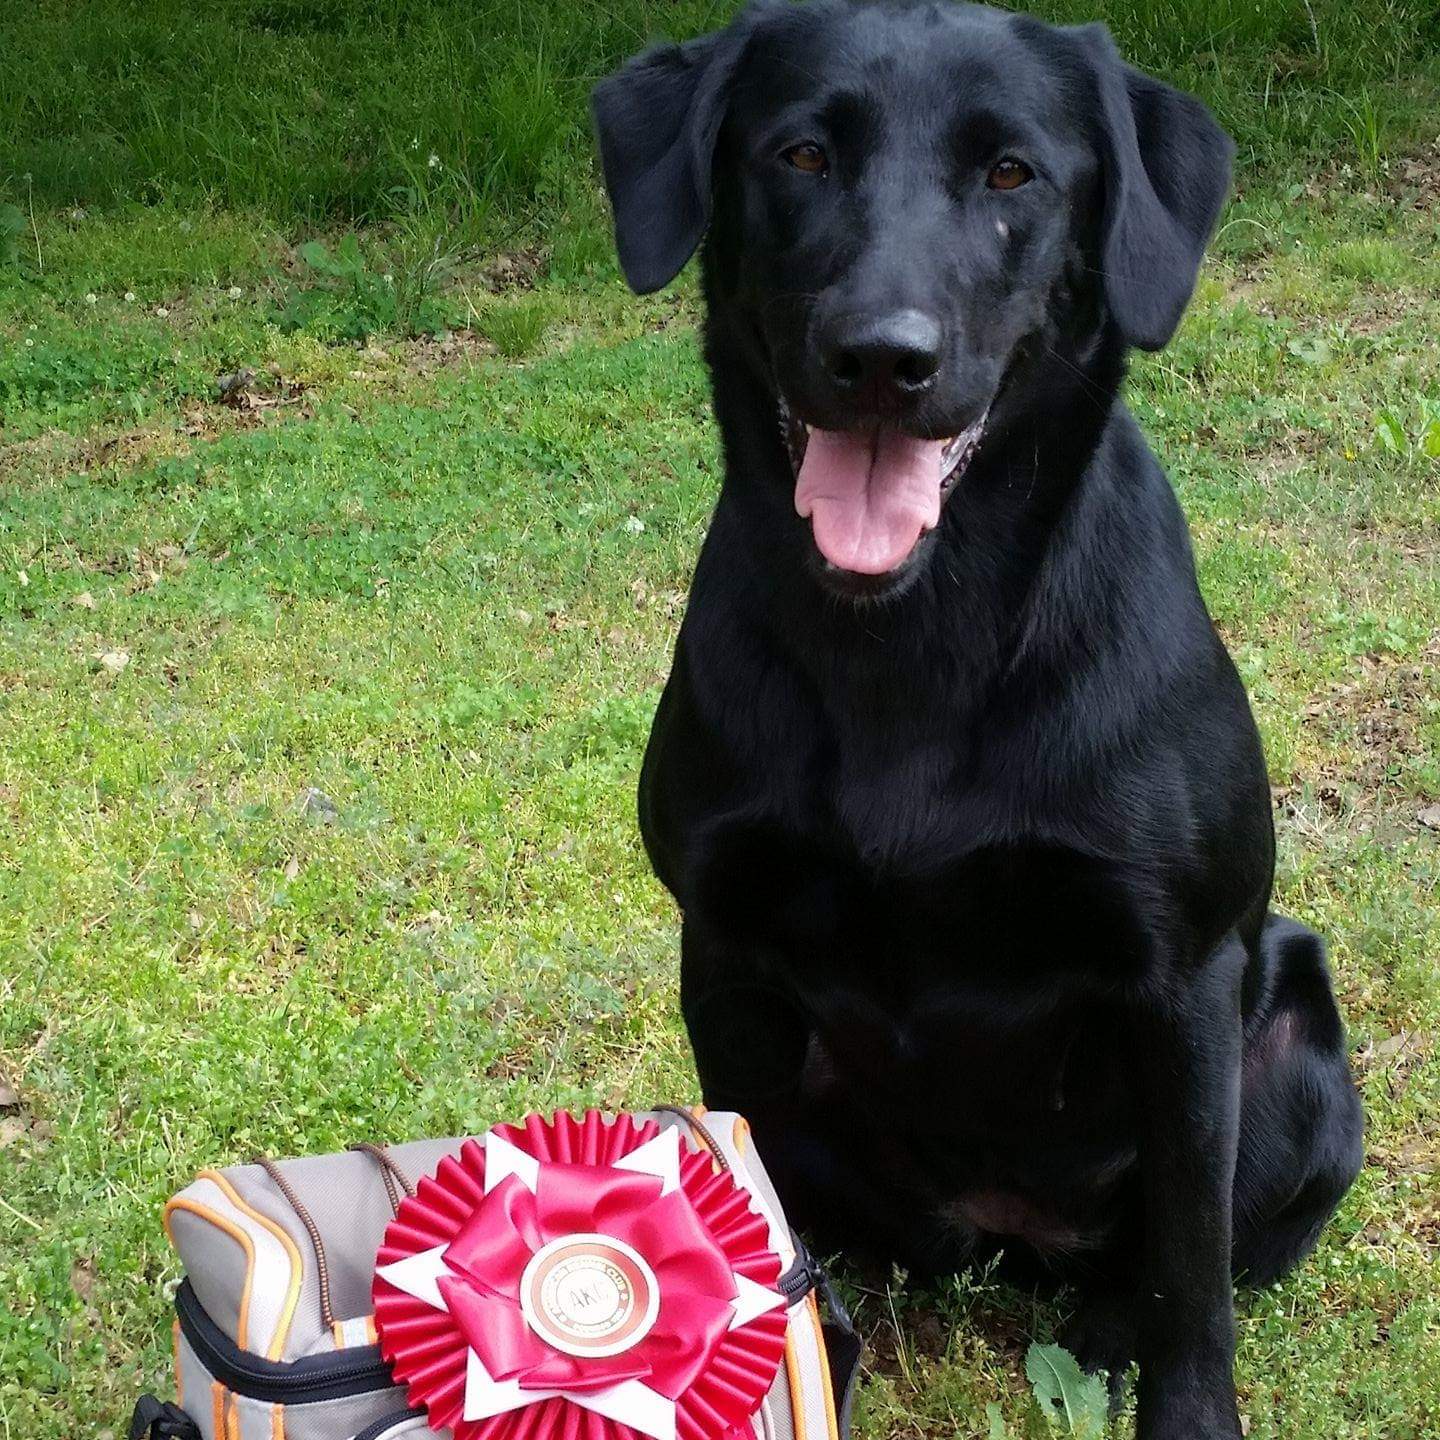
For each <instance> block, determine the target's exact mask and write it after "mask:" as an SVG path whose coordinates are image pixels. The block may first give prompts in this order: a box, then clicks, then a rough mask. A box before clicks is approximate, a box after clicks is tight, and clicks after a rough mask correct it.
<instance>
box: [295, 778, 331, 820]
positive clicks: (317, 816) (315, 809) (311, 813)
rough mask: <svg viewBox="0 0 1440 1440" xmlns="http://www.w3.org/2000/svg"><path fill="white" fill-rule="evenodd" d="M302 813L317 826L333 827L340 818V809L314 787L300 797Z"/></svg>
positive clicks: (321, 791)
mask: <svg viewBox="0 0 1440 1440" xmlns="http://www.w3.org/2000/svg"><path fill="white" fill-rule="evenodd" d="M300 813H301V814H302V815H304V816H306V817H307V818H308V819H310V820H313V821H315V823H316V824H317V825H333V824H334V823H335V821H336V820H338V819H339V818H340V807H339V806H338V805H337V804H336V803H335V802H334V801H333V800H332V799H331V798H330V797H329V796H328V795H327V794H326V793H325V792H324V791H323V790H317V789H316V788H315V786H313V785H312V786H310V788H309V789H308V790H306V791H305V793H304V794H303V795H301V797H300Z"/></svg>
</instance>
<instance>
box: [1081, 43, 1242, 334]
mask: <svg viewBox="0 0 1440 1440" xmlns="http://www.w3.org/2000/svg"><path fill="white" fill-rule="evenodd" d="M1078 33H1079V35H1080V36H1081V38H1082V42H1083V43H1084V44H1085V45H1086V46H1087V48H1088V49H1089V52H1090V57H1091V63H1092V64H1093V66H1094V69H1095V75H1096V80H1097V82H1098V85H1099V93H1100V125H1101V142H1102V148H1103V151H1104V154H1103V166H1104V196H1105V199H1104V206H1105V209H1104V216H1103V220H1102V232H1101V264H1102V267H1103V269H1104V272H1105V274H1104V289H1105V298H1106V301H1107V302H1108V305H1109V309H1110V313H1111V315H1112V316H1113V317H1114V320H1115V323H1116V324H1117V325H1118V326H1119V327H1120V332H1121V334H1122V335H1124V337H1125V338H1126V340H1128V341H1129V342H1130V344H1132V345H1138V346H1140V348H1141V349H1143V350H1158V349H1160V347H1161V346H1162V345H1164V344H1165V343H1166V341H1168V340H1169V339H1170V337H1171V336H1172V335H1173V334H1174V333H1175V327H1176V326H1177V325H1179V323H1180V317H1181V315H1182V314H1184V312H1185V306H1186V305H1187V304H1189V302H1190V296H1191V293H1192V292H1193V291H1194V289H1195V280H1196V277H1197V275H1198V274H1199V271H1200V261H1201V259H1202V258H1203V256H1204V253H1205V245H1206V243H1207V242H1208V241H1209V239H1210V236H1211V234H1212V233H1213V232H1214V229H1215V222H1216V221H1217V220H1218V219H1219V218H1220V210H1221V207H1222V206H1223V205H1224V203H1225V196H1226V194H1227V193H1228V191H1229V188H1230V161H1231V159H1232V157H1233V156H1234V153H1235V147H1234V144H1233V143H1232V142H1231V140H1230V137H1229V136H1228V135H1227V134H1226V133H1225V132H1224V131H1223V130H1222V129H1221V128H1220V126H1219V125H1218V124H1217V123H1216V120H1215V117H1214V116H1213V115H1211V113H1210V111H1209V110H1208V109H1207V108H1206V107H1205V106H1204V105H1203V104H1202V103H1201V102H1200V101H1199V100H1197V99H1196V98H1195V97H1194V96H1193V95H1187V94H1185V93H1184V91H1181V90H1176V89H1174V88H1173V87H1172V86H1169V85H1165V84H1163V83H1162V82H1161V81H1159V80H1153V79H1151V78H1150V76H1148V75H1142V74H1141V73H1140V72H1139V71H1138V70H1133V69H1131V67H1130V66H1128V65H1126V64H1125V63H1124V62H1123V61H1122V60H1121V59H1120V56H1119V54H1118V52H1117V51H1116V49H1115V43H1114V41H1113V40H1111V38H1110V33H1109V31H1107V30H1106V29H1105V27H1104V26H1103V25H1086V26H1082V27H1080V29H1079V31H1078Z"/></svg>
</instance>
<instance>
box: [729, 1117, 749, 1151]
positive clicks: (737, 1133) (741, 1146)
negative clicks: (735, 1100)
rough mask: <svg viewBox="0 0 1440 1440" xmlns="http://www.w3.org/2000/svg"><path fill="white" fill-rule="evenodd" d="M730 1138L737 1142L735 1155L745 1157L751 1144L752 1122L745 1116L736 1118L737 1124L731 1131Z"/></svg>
mask: <svg viewBox="0 0 1440 1440" xmlns="http://www.w3.org/2000/svg"><path fill="white" fill-rule="evenodd" d="M730 1138H731V1139H732V1140H733V1141H734V1142H735V1153H736V1154H737V1155H743V1154H744V1153H745V1150H746V1147H747V1146H748V1145H749V1144H750V1122H749V1121H748V1120H747V1119H746V1118H745V1117H744V1116H743V1115H737V1116H736V1117H735V1124H734V1125H733V1126H732V1127H731V1129H730Z"/></svg>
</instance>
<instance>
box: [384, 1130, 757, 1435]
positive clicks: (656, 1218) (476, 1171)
mask: <svg viewBox="0 0 1440 1440" xmlns="http://www.w3.org/2000/svg"><path fill="white" fill-rule="evenodd" d="M779 1276H780V1257H779V1255H778V1254H777V1253H776V1252H775V1250H774V1249H773V1248H772V1244H771V1238H770V1229H769V1224H768V1222H767V1221H766V1220H765V1218H764V1217H763V1216H762V1215H760V1214H759V1213H758V1212H757V1211H756V1210H755V1209H753V1208H752V1206H751V1202H750V1197H749V1196H748V1195H747V1194H746V1192H745V1191H744V1190H742V1189H741V1188H740V1187H739V1186H738V1185H737V1184H736V1183H735V1181H734V1179H733V1178H732V1176H731V1175H730V1174H729V1173H728V1172H725V1171H723V1170H719V1169H717V1168H716V1166H715V1164H714V1162H713V1161H712V1159H711V1158H710V1156H709V1155H708V1154H707V1153H701V1152H699V1151H695V1150H692V1149H691V1148H690V1147H689V1146H688V1145H683V1144H681V1141H680V1131H679V1130H678V1129H676V1128H668V1129H664V1130H662V1129H661V1128H660V1127H659V1126H658V1125H657V1124H656V1123H655V1122H654V1121H652V1120H647V1121H645V1122H644V1123H640V1124H637V1123H636V1121H635V1120H633V1119H632V1118H631V1117H630V1116H628V1115H621V1116H619V1117H617V1118H616V1119H614V1120H607V1119H606V1118H605V1117H604V1116H603V1115H601V1114H600V1113H599V1112H598V1111H595V1110H591V1111H588V1112H586V1114H585V1115H584V1116H583V1117H582V1118H581V1119H579V1120H576V1119H574V1118H573V1117H572V1116H570V1115H567V1114H564V1113H560V1114H557V1115H555V1116H554V1117H553V1118H552V1119H551V1120H549V1121H546V1120H544V1119H543V1118H542V1117H540V1116H538V1115H531V1116H529V1117H527V1118H526V1119H525V1120H524V1121H523V1122H522V1123H521V1124H519V1125H497V1126H496V1127H495V1128H494V1129H493V1130H491V1131H489V1132H488V1133H487V1134H486V1135H485V1136H484V1137H483V1138H482V1139H480V1140H478V1141H476V1140H467V1141H466V1142H465V1144H464V1145H463V1146H462V1147H461V1150H460V1153H459V1155H458V1156H456V1157H455V1158H454V1159H445V1160H443V1161H441V1163H440V1166H439V1169H438V1170H437V1171H436V1173H435V1174H434V1175H433V1176H429V1177H426V1178H425V1179H423V1180H421V1182H420V1185H419V1189H418V1190H417V1192H416V1194H415V1195H413V1196H411V1197H409V1198H408V1199H406V1200H405V1201H403V1202H402V1204H401V1206H400V1209H399V1211H398V1212H397V1214H396V1216H395V1219H394V1220H393V1221H392V1222H391V1224H390V1226H389V1228H388V1229H387V1230H386V1231H385V1239H384V1242H383V1243H382V1244H381V1246H380V1252H379V1254H378V1256H377V1257H376V1271H375V1285H374V1298H375V1325H376V1329H377V1330H378V1332H379V1336H380V1348H381V1352H382V1353H383V1354H384V1356H385V1358H386V1360H388V1361H389V1362H390V1364H391V1366H392V1368H393V1370H394V1372H395V1378H396V1379H397V1380H398V1381H400V1382H401V1383H402V1384H404V1385H405V1386H406V1387H407V1391H408V1395H409V1399H410V1403H411V1404H412V1405H421V1406H424V1408H425V1410H426V1412H427V1413H428V1415H429V1419H430V1424H431V1425H432V1427H433V1428H435V1429H437V1430H440V1429H447V1428H448V1429H450V1430H452V1431H453V1432H454V1436H455V1440H640V1437H641V1436H644V1437H648V1440H722V1437H726V1436H728V1435H730V1434H731V1432H733V1431H735V1430H737V1429H738V1428H740V1427H743V1426H744V1425H745V1423H746V1422H747V1421H748V1420H749V1418H750V1417H751V1416H752V1415H753V1414H754V1413H755V1411H756V1410H757V1409H758V1408H759V1406H760V1402H761V1400H763V1399H764V1397H765V1395H766V1393H767V1392H768V1391H769V1389H770V1386H771V1384H772V1383H773V1382H774V1379H775V1374H776V1371H777V1370H778V1368H779V1365H780V1360H781V1358H782V1356H783V1354H784V1349H785V1325H786V1310H785V1300H784V1297H783V1296H782V1295H781V1293H780V1291H779V1289H778V1286H777V1282H778V1280H779Z"/></svg>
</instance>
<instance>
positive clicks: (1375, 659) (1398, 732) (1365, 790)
mask: <svg viewBox="0 0 1440 1440" xmlns="http://www.w3.org/2000/svg"><path fill="white" fill-rule="evenodd" d="M1437 645H1440V640H1433V641H1432V642H1431V647H1430V649H1431V650H1434V649H1435V648H1436V647H1437ZM1358 665H1359V674H1358V675H1357V677H1356V678H1355V679H1353V680H1348V681H1346V682H1344V683H1342V684H1340V685H1336V686H1333V687H1332V688H1331V689H1329V690H1327V691H1325V692H1323V693H1321V694H1316V695H1312V696H1311V697H1310V699H1309V700H1308V701H1307V702H1306V705H1305V710H1304V717H1303V719H1302V722H1301V723H1302V724H1303V725H1305V726H1306V727H1313V728H1316V729H1318V730H1319V731H1320V732H1321V733H1322V734H1323V735H1324V738H1325V740H1326V741H1327V742H1328V746H1327V748H1329V749H1331V751H1332V755H1331V758H1330V759H1329V761H1327V762H1326V763H1325V764H1323V765H1322V767H1321V769H1320V771H1319V772H1318V775H1317V779H1318V780H1319V781H1320V784H1319V785H1317V787H1316V789H1317V794H1318V793H1320V792H1321V791H1322V790H1324V789H1326V788H1327V782H1328V789H1329V790H1330V791H1331V792H1333V793H1334V794H1335V795H1336V796H1337V797H1339V796H1341V794H1342V793H1343V787H1347V786H1354V787H1358V788H1359V790H1360V792H1362V794H1365V795H1369V796H1371V797H1372V798H1373V796H1374V794H1375V792H1377V791H1379V790H1380V789H1382V788H1383V787H1385V786H1386V785H1387V783H1389V782H1390V781H1391V779H1392V775H1393V772H1394V771H1395V770H1396V769H1397V768H1405V766H1406V765H1407V762H1409V761H1412V760H1418V759H1421V758H1423V757H1424V756H1426V755H1427V754H1428V752H1429V746H1428V744H1427V743H1426V741H1425V739H1424V738H1423V737H1422V735H1421V734H1420V726H1421V724H1422V722H1423V720H1424V719H1425V716H1426V711H1427V708H1428V707H1430V706H1431V705H1433V703H1434V697H1435V694H1436V678H1437V677H1436V666H1435V664H1434V663H1433V661H1432V660H1431V659H1430V655H1429V652H1427V655H1426V657H1425V659H1424V660H1422V662H1421V663H1418V664H1417V663H1415V662H1414V661H1412V660H1403V659H1401V658H1399V657H1396V656H1388V655H1362V656H1361V657H1360V659H1359V662H1358ZM1349 798H1351V799H1353V798H1354V796H1353V795H1352V796H1350V797H1349Z"/></svg>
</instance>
